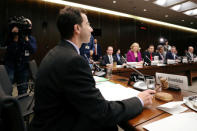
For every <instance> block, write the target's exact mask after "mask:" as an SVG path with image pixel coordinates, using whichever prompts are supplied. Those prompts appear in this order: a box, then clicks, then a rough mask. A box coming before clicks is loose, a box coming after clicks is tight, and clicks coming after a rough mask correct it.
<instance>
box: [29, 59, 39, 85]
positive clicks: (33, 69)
mask: <svg viewBox="0 0 197 131" xmlns="http://www.w3.org/2000/svg"><path fill="white" fill-rule="evenodd" d="M29 69H30V74H31V77H32V79H33V81H34V82H35V80H36V74H37V71H38V66H37V63H36V61H35V60H32V61H30V62H29Z"/></svg>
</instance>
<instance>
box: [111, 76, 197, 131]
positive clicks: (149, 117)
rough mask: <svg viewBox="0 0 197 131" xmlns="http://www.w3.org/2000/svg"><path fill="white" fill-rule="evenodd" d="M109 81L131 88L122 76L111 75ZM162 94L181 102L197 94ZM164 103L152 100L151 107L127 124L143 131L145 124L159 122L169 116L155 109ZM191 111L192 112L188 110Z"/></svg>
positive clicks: (186, 92)
mask: <svg viewBox="0 0 197 131" xmlns="http://www.w3.org/2000/svg"><path fill="white" fill-rule="evenodd" d="M110 81H112V82H114V83H118V84H121V85H123V86H126V87H128V88H132V87H131V86H128V85H127V81H128V78H127V77H124V76H119V75H113V76H112V78H111V79H110ZM162 92H167V93H170V94H172V95H173V97H174V100H173V101H182V100H183V97H186V96H191V95H196V94H197V93H194V92H189V91H183V90H182V91H179V92H176V91H169V90H162ZM165 103H166V102H163V101H160V100H157V99H155V98H153V105H151V106H150V107H148V108H144V110H143V112H142V113H141V114H140V115H138V116H137V117H135V118H133V119H132V120H129V121H128V123H129V124H130V125H131V126H133V127H135V129H136V130H139V131H144V130H145V129H143V126H144V125H146V124H149V123H151V122H153V121H156V120H160V119H162V118H165V117H167V116H170V114H169V113H166V112H164V111H162V110H159V109H156V107H157V106H159V105H161V104H165ZM190 111H192V110H190Z"/></svg>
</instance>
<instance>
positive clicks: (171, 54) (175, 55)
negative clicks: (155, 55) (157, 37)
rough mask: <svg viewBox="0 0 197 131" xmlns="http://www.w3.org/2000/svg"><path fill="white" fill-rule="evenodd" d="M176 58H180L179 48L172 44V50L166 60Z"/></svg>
mask: <svg viewBox="0 0 197 131" xmlns="http://www.w3.org/2000/svg"><path fill="white" fill-rule="evenodd" d="M168 59H170V60H176V59H178V56H177V50H176V47H175V46H172V48H171V51H169V52H168V53H167V54H166V60H168Z"/></svg>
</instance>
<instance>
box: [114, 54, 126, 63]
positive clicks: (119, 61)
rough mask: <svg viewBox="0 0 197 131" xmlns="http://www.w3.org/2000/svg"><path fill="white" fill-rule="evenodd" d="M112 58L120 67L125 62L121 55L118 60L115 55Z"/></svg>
mask: <svg viewBox="0 0 197 131" xmlns="http://www.w3.org/2000/svg"><path fill="white" fill-rule="evenodd" d="M113 56H114V58H115V59H116V60H117V64H118V65H122V64H123V63H124V62H125V60H124V59H123V58H122V55H121V54H120V55H119V56H120V59H118V56H117V54H114V55H113Z"/></svg>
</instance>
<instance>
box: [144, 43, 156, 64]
mask: <svg viewBox="0 0 197 131" xmlns="http://www.w3.org/2000/svg"><path fill="white" fill-rule="evenodd" d="M154 50H155V48H154V45H149V47H148V51H146V52H144V54H143V59H144V62H146V63H148V64H151V61H153V60H154V56H158V55H157V53H155V52H154Z"/></svg>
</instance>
